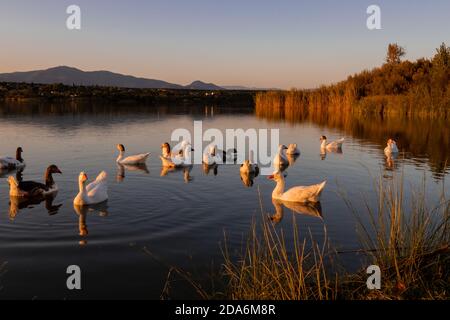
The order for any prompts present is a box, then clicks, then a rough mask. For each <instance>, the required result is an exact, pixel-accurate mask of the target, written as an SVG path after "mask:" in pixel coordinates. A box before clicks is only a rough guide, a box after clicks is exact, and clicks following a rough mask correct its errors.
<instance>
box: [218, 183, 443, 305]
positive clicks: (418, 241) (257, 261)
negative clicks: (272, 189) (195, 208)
mask: <svg viewBox="0 0 450 320" xmlns="http://www.w3.org/2000/svg"><path fill="white" fill-rule="evenodd" d="M377 190H378V191H377V199H378V205H377V207H376V208H371V207H370V206H369V205H368V206H367V211H368V214H369V217H370V222H369V225H366V224H365V223H363V222H362V220H361V221H360V222H359V226H360V229H361V231H362V233H361V244H362V247H363V249H362V251H361V252H362V253H363V254H364V255H365V256H366V258H367V259H366V260H367V266H369V265H378V266H379V267H380V269H381V271H382V288H381V290H375V291H370V290H368V289H367V286H366V280H367V277H368V275H367V274H366V272H365V269H366V267H364V268H361V271H360V272H358V273H356V274H349V273H347V272H345V271H344V272H337V271H336V270H338V268H337V267H336V266H335V265H334V263H333V261H334V260H335V259H334V258H336V256H335V255H337V254H336V253H335V252H334V251H333V250H332V249H331V248H330V247H329V246H328V245H327V242H326V241H325V245H322V246H320V247H319V245H318V244H317V243H316V242H314V241H313V240H312V236H311V241H310V242H309V241H308V242H309V244H307V241H306V240H302V241H301V240H300V239H299V235H298V233H297V227H296V225H295V223H294V225H293V230H294V243H293V246H291V248H292V249H288V247H287V246H286V242H285V238H284V235H283V232H282V231H278V230H276V229H275V228H274V227H273V226H272V225H271V224H270V222H268V221H267V219H263V220H262V221H263V222H261V226H260V227H261V230H260V231H259V232H258V231H257V227H256V226H257V225H256V224H255V223H254V224H253V226H252V230H251V232H250V235H249V237H248V241H247V243H246V246H245V248H244V250H242V253H241V254H240V255H239V256H238V258H231V257H230V254H229V251H228V249H227V248H226V247H225V249H224V267H223V279H224V280H226V288H227V290H226V292H225V296H226V298H228V299H236V300H253V299H256V300H268V299H269V300H270V299H275V300H308V299H314V300H330V299H358V300H361V299H449V298H450V288H449V286H450V247H449V240H450V239H449V237H450V232H449V230H450V229H449V227H450V225H449V216H450V204H449V202H448V201H446V200H445V196H444V195H443V196H442V199H441V201H440V203H438V204H437V205H436V206H434V207H432V208H429V207H428V206H427V204H426V201H425V187H423V188H422V190H421V191H420V192H416V193H415V194H414V195H413V196H412V199H413V200H412V202H410V203H409V204H406V203H405V200H404V181H403V179H401V178H400V179H398V180H395V181H391V182H388V183H383V182H382V180H380V182H379V183H378V184H377ZM348 205H349V207H350V208H352V205H351V203H350V202H348ZM354 212H355V215H356V216H357V217H360V216H361V212H358V211H356V210H355V211H354Z"/></svg>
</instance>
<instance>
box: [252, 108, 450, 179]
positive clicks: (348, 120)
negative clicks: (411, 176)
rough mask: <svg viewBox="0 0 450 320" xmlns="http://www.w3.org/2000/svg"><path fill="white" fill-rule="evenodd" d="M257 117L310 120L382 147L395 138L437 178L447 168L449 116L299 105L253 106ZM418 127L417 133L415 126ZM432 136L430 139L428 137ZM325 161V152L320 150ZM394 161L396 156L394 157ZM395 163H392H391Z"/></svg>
mask: <svg viewBox="0 0 450 320" xmlns="http://www.w3.org/2000/svg"><path fill="white" fill-rule="evenodd" d="M255 113H256V116H257V117H258V118H261V119H265V120H269V121H273V122H288V123H292V124H296V123H303V122H310V123H314V124H316V125H318V126H320V127H327V128H331V129H338V130H340V131H342V132H343V133H345V134H346V135H349V136H352V137H355V138H357V139H361V140H363V141H368V142H369V143H371V144H373V143H375V144H376V145H378V146H379V149H380V151H382V150H383V149H384V147H385V143H386V139H387V138H389V137H392V138H394V139H395V140H396V141H397V142H398V144H399V145H400V146H402V150H408V155H407V156H405V157H407V158H408V159H410V160H412V162H413V163H414V164H417V165H418V166H422V164H423V161H426V162H427V163H428V164H429V167H430V169H431V171H432V173H433V176H434V177H435V178H436V179H442V178H443V177H444V175H445V174H446V173H447V172H449V171H450V161H449V159H450V126H449V125H448V119H444V118H433V119H426V118H419V117H406V116H400V115H396V116H389V117H386V116H382V115H367V114H363V113H351V112H338V111H337V112H325V111H324V110H319V111H317V112H312V111H307V110H304V109H302V108H295V107H292V108H282V107H278V108H277V107H273V108H267V107H265V106H259V105H258V104H257V105H256V111H255ZM419 128H420V132H418V129H419ZM430 137H432V138H430ZM320 156H321V158H322V159H323V160H324V159H326V157H327V154H326V153H324V154H322V153H321V155H320ZM394 161H395V159H394ZM394 163H395V162H394Z"/></svg>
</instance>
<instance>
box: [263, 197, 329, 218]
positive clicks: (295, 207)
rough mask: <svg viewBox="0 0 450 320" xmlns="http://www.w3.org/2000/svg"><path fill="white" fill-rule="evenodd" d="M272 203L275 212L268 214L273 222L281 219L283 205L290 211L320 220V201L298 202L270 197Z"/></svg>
mask: <svg viewBox="0 0 450 320" xmlns="http://www.w3.org/2000/svg"><path fill="white" fill-rule="evenodd" d="M272 204H273V206H274V208H275V214H274V215H272V216H269V219H270V220H271V221H272V222H274V223H279V222H281V220H283V216H284V207H286V208H288V209H290V210H291V211H292V212H295V213H298V214H301V215H306V216H310V217H316V218H319V219H321V220H322V217H323V216H322V206H321V204H320V202H317V203H300V202H289V201H281V200H275V199H272Z"/></svg>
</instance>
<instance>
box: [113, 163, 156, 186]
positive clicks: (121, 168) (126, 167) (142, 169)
mask: <svg viewBox="0 0 450 320" xmlns="http://www.w3.org/2000/svg"><path fill="white" fill-rule="evenodd" d="M125 171H132V172H139V173H145V174H149V173H150V171H149V170H148V168H147V165H146V164H145V163H143V164H135V165H130V164H120V163H118V164H117V174H116V181H117V182H122V181H123V180H125Z"/></svg>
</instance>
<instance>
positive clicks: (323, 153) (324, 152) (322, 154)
mask: <svg viewBox="0 0 450 320" xmlns="http://www.w3.org/2000/svg"><path fill="white" fill-rule="evenodd" d="M328 153H335V154H340V155H342V154H344V152H343V151H342V149H333V150H328V149H320V159H321V160H325V159H326V158H327V154H328Z"/></svg>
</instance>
